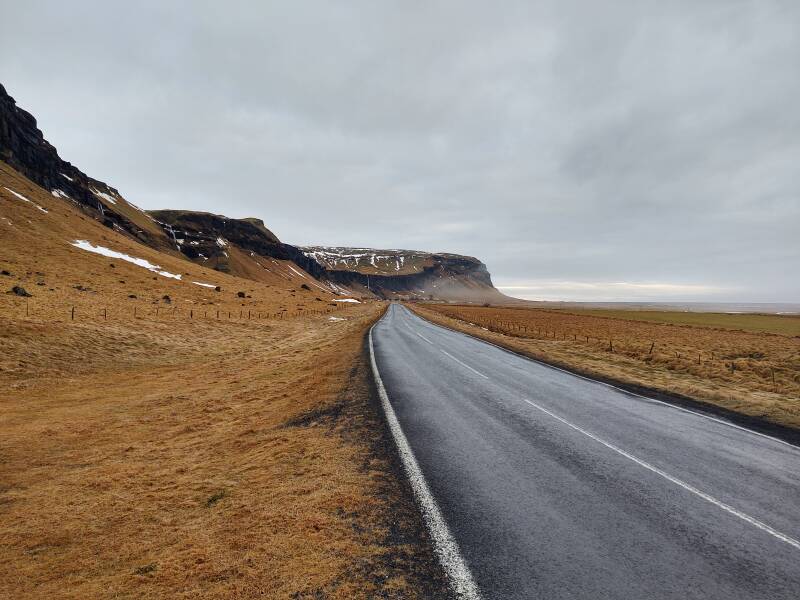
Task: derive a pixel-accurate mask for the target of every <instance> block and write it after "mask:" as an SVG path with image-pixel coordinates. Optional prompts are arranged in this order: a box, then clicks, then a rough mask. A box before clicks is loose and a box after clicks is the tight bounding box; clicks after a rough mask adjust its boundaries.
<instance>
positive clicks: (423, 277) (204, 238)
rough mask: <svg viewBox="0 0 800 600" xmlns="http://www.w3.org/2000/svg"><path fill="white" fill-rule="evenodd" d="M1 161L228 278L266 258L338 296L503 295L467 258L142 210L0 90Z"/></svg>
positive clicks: (254, 272) (118, 226) (256, 222)
mask: <svg viewBox="0 0 800 600" xmlns="http://www.w3.org/2000/svg"><path fill="white" fill-rule="evenodd" d="M0 159H2V160H3V161H4V162H6V163H8V164H9V165H10V166H11V167H13V168H14V169H16V170H17V171H19V172H20V173H22V174H23V175H25V176H26V177H28V178H29V179H30V180H32V181H33V182H35V183H36V184H38V185H39V186H41V187H43V188H44V189H46V190H48V191H49V192H50V193H51V194H52V195H53V196H55V197H57V198H61V199H63V201H65V202H70V203H73V204H74V205H76V206H77V207H79V208H80V209H81V210H82V211H84V213H85V214H87V215H89V216H91V217H92V218H95V219H97V220H98V221H100V222H102V223H103V224H105V225H106V226H107V227H110V228H113V229H115V230H116V231H119V232H121V233H123V234H125V235H128V236H130V237H132V238H134V239H136V240H137V241H139V242H141V243H144V244H146V245H148V246H150V247H153V248H155V249H156V250H160V251H162V252H169V253H171V254H177V253H180V254H182V255H183V256H185V257H186V258H188V259H189V260H192V261H194V262H198V263H200V264H204V265H206V266H208V267H210V268H214V269H217V270H219V271H223V272H227V273H231V274H232V275H237V276H240V277H249V278H251V279H253V278H258V277H259V274H260V273H263V272H264V270H269V269H267V267H266V265H265V264H263V262H262V261H260V260H259V257H268V258H272V259H276V260H284V261H292V262H293V263H295V264H296V265H298V266H299V267H301V268H302V269H303V270H304V271H306V272H307V273H309V274H310V275H312V276H313V277H316V278H317V279H319V280H322V282H327V284H326V285H325V289H328V288H329V289H330V290H331V291H333V292H334V293H339V294H348V295H350V294H353V293H355V294H362V295H368V296H377V297H380V298H408V299H423V298H424V299H431V298H433V299H442V300H461V301H464V300H475V301H485V300H486V299H489V300H496V299H497V298H501V297H502V296H501V295H500V293H499V292H498V291H497V290H496V289H495V288H494V287H493V286H492V281H491V277H490V276H489V273H488V271H487V270H486V266H485V265H484V264H483V263H482V262H480V261H479V260H477V259H475V258H472V257H468V256H460V255H456V254H435V253H429V252H417V251H409V250H372V249H369V248H331V247H324V246H315V247H305V248H301V247H297V246H292V245H291V244H284V243H283V242H281V241H280V240H279V239H278V237H277V236H276V235H275V234H273V233H272V232H271V231H270V230H269V229H267V227H266V226H265V225H264V223H263V221H261V220H260V219H230V218H228V217H225V216H222V215H216V214H212V213H206V212H197V211H183V210H157V211H148V212H145V211H142V210H141V209H139V208H138V207H136V206H135V205H133V204H131V203H130V202H128V201H127V200H125V199H124V198H123V197H122V196H121V195H120V193H119V192H118V191H117V190H116V189H114V188H112V187H111V186H109V185H108V184H106V183H103V182H102V181H98V180H97V179H93V178H91V177H89V176H88V175H86V174H85V173H83V172H82V171H81V170H80V169H78V168H77V167H75V166H73V165H72V164H70V163H69V162H67V161H65V160H63V159H61V157H59V155H58V152H57V151H56V149H55V148H54V147H53V146H52V145H51V144H50V143H49V142H48V141H47V140H46V139H44V135H43V134H42V132H41V131H40V130H39V128H38V127H37V124H36V119H35V118H34V117H33V115H31V114H30V113H28V112H26V111H24V110H22V109H21V108H19V107H18V106H17V105H16V102H15V101H14V99H13V98H12V97H11V96H9V95H8V94H7V93H6V90H5V88H4V87H3V86H2V85H0ZM253 265H256V266H257V267H258V268H254V267H253ZM290 269H291V267H290ZM296 274H297V275H298V276H300V277H305V275H302V274H300V273H296ZM321 289H323V288H321Z"/></svg>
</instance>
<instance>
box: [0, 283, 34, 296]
mask: <svg viewBox="0 0 800 600" xmlns="http://www.w3.org/2000/svg"><path fill="white" fill-rule="evenodd" d="M6 294H14V295H16V296H22V297H24V298H32V297H33V294H31V293H29V292H28V291H26V290H25V288H24V287H22V286H21V285H15V286H14V287H12V288H11V289H10V290H8V291H7V292H6Z"/></svg>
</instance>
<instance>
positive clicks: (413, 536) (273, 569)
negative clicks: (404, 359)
mask: <svg viewBox="0 0 800 600" xmlns="http://www.w3.org/2000/svg"><path fill="white" fill-rule="evenodd" d="M5 187H9V188H11V189H13V190H14V191H17V192H19V193H22V194H24V195H25V196H26V197H28V198H29V199H31V200H33V201H34V202H35V203H38V204H39V205H41V206H42V207H43V208H45V209H46V210H48V211H49V212H47V213H45V212H43V211H41V210H39V209H37V208H36V206H35V205H34V204H31V203H26V202H24V201H21V200H18V199H16V198H15V197H13V196H12V195H10V194H8V193H7V192H6V190H5V189H4V188H5ZM0 236H1V237H0V270H6V271H8V272H9V274H8V275H0V285H2V286H3V288H2V289H1V290H0V292H5V291H7V290H8V289H10V288H11V286H13V285H21V286H23V287H24V288H25V289H26V290H28V291H29V292H30V293H32V294H33V296H32V297H30V298H27V299H26V298H24V297H21V296H18V295H15V294H4V293H0V556H2V559H0V590H2V593H0V595H2V596H3V597H9V598H43V597H51V598H76V599H78V598H80V599H84V598H197V597H203V598H255V597H260V598H320V597H325V598H354V597H382V598H383V597H388V598H425V597H436V596H438V595H439V594H441V593H442V590H443V589H444V587H443V581H442V579H441V575H440V573H439V571H438V568H437V567H436V564H435V560H434V557H433V556H432V554H431V551H430V546H429V544H428V543H427V541H426V538H425V532H424V528H423V527H422V524H421V521H420V519H419V515H418V513H417V511H416V509H415V507H414V504H413V502H412V501H411V500H410V493H409V490H408V489H407V484H406V483H405V482H404V480H403V478H402V477H401V476H399V473H398V471H397V468H398V467H397V464H396V459H395V458H394V454H393V448H392V446H391V442H390V441H389V440H390V438H388V437H387V435H386V433H385V431H384V426H383V422H382V419H381V415H380V412H379V408H378V405H377V404H376V403H375V402H374V398H373V395H372V394H371V382H370V377H369V371H368V367H367V362H366V359H365V354H364V336H365V333H366V331H367V329H368V327H369V326H370V324H371V323H373V322H374V321H375V320H376V319H377V318H378V317H379V316H380V314H381V312H382V310H383V308H384V305H383V304H381V303H361V304H346V305H339V304H336V303H333V302H332V299H333V296H332V295H331V294H324V293H323V292H322V290H319V289H317V288H314V287H312V286H309V287H312V289H311V290H304V289H302V288H300V285H301V283H302V282H304V281H305V279H304V278H303V277H301V276H297V275H294V274H292V272H291V270H288V269H283V268H274V269H273V270H271V271H270V272H268V273H267V274H266V275H265V276H264V278H263V279H262V280H261V281H259V282H254V281H249V280H243V279H237V278H235V277H231V276H229V275H225V274H223V273H218V272H215V271H211V270H207V269H204V268H203V267H202V266H198V265H195V264H193V263H191V262H188V261H185V260H182V259H181V258H179V257H173V256H170V255H167V254H163V253H159V252H157V251H155V250H152V249H149V248H146V247H144V246H142V245H140V244H137V243H136V242H134V241H132V240H130V239H128V238H127V237H125V236H123V235H121V234H119V233H116V232H114V231H111V230H109V229H107V228H105V227H103V226H102V225H100V224H98V223H97V222H96V221H94V220H93V219H92V218H90V216H88V215H86V214H83V213H81V211H80V210H79V209H77V208H76V207H73V206H71V205H70V203H69V202H68V201H64V200H61V199H56V198H53V197H50V196H49V195H48V194H47V192H46V191H44V190H41V189H40V188H37V187H36V186H35V185H34V184H32V183H31V182H29V181H28V180H26V179H25V178H23V177H21V176H20V175H19V174H17V173H15V172H13V171H12V170H10V169H8V168H7V167H6V166H4V165H2V163H0ZM75 239H89V240H91V241H93V242H94V243H97V244H102V245H104V246H106V247H109V248H113V249H116V250H119V251H122V252H127V253H129V254H131V255H134V256H137V257H141V258H145V259H147V260H149V261H151V262H152V263H154V264H159V265H160V266H161V267H162V268H163V269H165V270H167V271H169V272H172V273H176V274H182V276H183V279H182V280H181V281H178V280H175V279H172V278H167V277H163V276H159V275H156V274H154V273H152V272H151V271H148V270H146V269H143V268H142V267H139V266H136V265H133V264H130V263H126V262H124V261H120V260H116V259H109V258H107V257H103V256H99V255H96V254H92V253H88V252H85V251H82V250H80V249H78V248H75V247H74V246H71V245H70V241H72V240H75ZM112 264H113V265H114V266H111V265H112ZM279 267H280V265H279ZM273 271H274V273H273ZM270 273H272V274H274V277H273V278H272V279H270V277H271V275H270ZM193 280H196V281H201V282H207V283H212V284H214V285H220V286H221V291H219V292H215V291H214V290H213V289H211V288H206V287H202V286H197V285H194V284H192V283H191V281H193ZM39 284H41V285H39ZM78 286H79V287H80V289H79V287H78ZM238 291H243V292H245V297H244V298H240V297H239V296H238V294H237V292H238ZM129 296H135V298H131V297H129ZM164 296H169V299H168V300H167V299H165V298H164ZM316 298H320V300H316ZM72 306H75V307H76V317H75V319H74V320H73V319H72V318H71V307H72ZM134 308H136V312H135V314H134ZM26 309H27V315H26ZM248 310H249V311H251V318H250V319H248V318H247V316H246V313H247V311H248ZM217 311H220V312H221V313H222V314H221V316H220V317H219V318H217ZM240 311H241V316H239V315H240ZM229 312H230V313H231V316H230V318H228V315H227V314H228V313H229ZM156 313H157V314H156ZM280 314H282V315H283V317H282V318H281V317H279V316H278V315H280Z"/></svg>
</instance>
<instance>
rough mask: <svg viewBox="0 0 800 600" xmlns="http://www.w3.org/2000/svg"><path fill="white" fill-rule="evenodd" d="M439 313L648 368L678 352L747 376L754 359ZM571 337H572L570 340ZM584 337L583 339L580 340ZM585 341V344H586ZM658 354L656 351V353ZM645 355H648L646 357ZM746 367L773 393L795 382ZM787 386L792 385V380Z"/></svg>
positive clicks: (771, 369) (787, 374)
mask: <svg viewBox="0 0 800 600" xmlns="http://www.w3.org/2000/svg"><path fill="white" fill-rule="evenodd" d="M432 310H433V311H434V312H436V313H437V314H440V315H443V316H446V317H450V318H454V319H457V320H459V321H463V322H465V323H469V324H471V325H475V326H478V327H481V328H483V329H485V330H487V331H490V332H492V333H499V334H502V335H507V336H509V337H516V338H520V339H532V340H537V339H540V340H551V339H552V340H556V341H572V342H577V343H579V344H584V343H585V344H587V345H592V346H594V347H597V346H598V345H599V347H600V349H602V350H604V351H606V352H609V353H613V354H621V355H624V356H627V357H628V358H633V359H637V360H641V361H642V362H644V363H646V364H648V365H653V366H654V365H655V364H657V363H658V362H663V361H659V360H658V358H659V354H660V357H661V358H664V357H667V356H670V357H671V354H672V353H674V354H675V356H674V359H670V360H675V361H680V362H682V363H684V366H686V367H691V366H692V365H694V364H697V365H703V364H707V365H710V366H713V367H715V368H717V369H720V370H723V371H729V372H730V374H731V375H734V374H735V373H736V372H737V371H739V372H740V373H742V374H743V367H742V365H741V363H738V362H737V361H741V360H747V361H750V360H752V359H751V358H749V357H736V358H730V357H727V358H726V357H724V356H719V357H718V356H717V355H718V354H721V353H720V352H719V351H715V350H706V351H703V350H698V349H693V350H692V351H689V350H687V349H686V347H680V346H679V347H678V350H675V349H674V345H672V344H662V351H661V352H660V353H659V352H658V345H657V343H656V340H651V341H650V344H649V347H648V346H647V344H644V345H642V346H641V347H640V346H639V345H630V344H623V343H621V342H620V341H619V340H615V339H614V338H613V337H612V336H607V337H605V338H604V337H599V336H597V335H586V333H585V332H579V333H578V332H576V331H575V330H574V329H571V330H569V331H564V330H560V329H556V328H552V329H550V328H547V327H544V328H543V327H541V326H539V325H537V326H531V327H530V328H529V327H528V325H527V324H520V323H518V322H513V321H506V320H502V319H497V318H492V317H485V316H482V315H479V314H471V313H462V312H461V311H457V310H455V311H454V310H436V309H432ZM568 336H569V337H568ZM579 336H580V339H579ZM583 340H585V342H584V341H583ZM654 351H655V352H656V353H655V354H654ZM695 351H696V352H697V359H696V360H695V358H694V356H695V354H694V352H695ZM704 354H705V357H704ZM642 355H644V356H642ZM745 365H746V367H750V368H749V369H747V370H748V371H750V372H751V373H753V374H754V376H756V377H758V379H759V380H760V381H762V382H764V381H765V380H766V381H767V382H769V381H770V380H771V383H772V389H773V391H775V392H777V391H778V387H779V385H781V383H782V382H781V381H780V379H779V377H780V376H784V377H782V378H785V379H787V380H792V378H793V372H792V370H791V369H788V368H783V367H781V366H775V365H772V364H768V365H757V366H758V367H761V368H760V369H755V368H753V366H754V365H753V364H752V363H745ZM786 383H789V382H788V381H787V382H786Z"/></svg>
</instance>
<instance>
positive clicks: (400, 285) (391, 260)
mask: <svg viewBox="0 0 800 600" xmlns="http://www.w3.org/2000/svg"><path fill="white" fill-rule="evenodd" d="M301 250H302V251H303V253H304V254H305V255H306V256H307V257H309V258H311V259H313V260H314V261H315V262H316V263H318V264H319V265H320V266H321V267H322V268H323V270H324V274H323V277H324V279H327V280H328V281H331V282H334V283H335V284H337V285H341V286H347V287H348V288H349V289H351V290H357V291H358V292H360V293H367V294H372V295H375V296H377V297H379V298H387V299H402V300H417V299H428V300H461V301H467V302H489V301H492V302H502V301H503V300H504V299H505V296H503V295H502V294H501V293H500V292H498V291H497V289H495V287H494V286H493V285H492V279H491V276H490V275H489V272H488V271H487V269H486V265H484V264H483V263H482V262H480V261H479V260H478V259H476V258H473V257H471V256H462V255H459V254H446V253H431V252H421V251H417V250H376V249H371V248H346V247H333V246H306V247H302V248H301Z"/></svg>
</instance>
